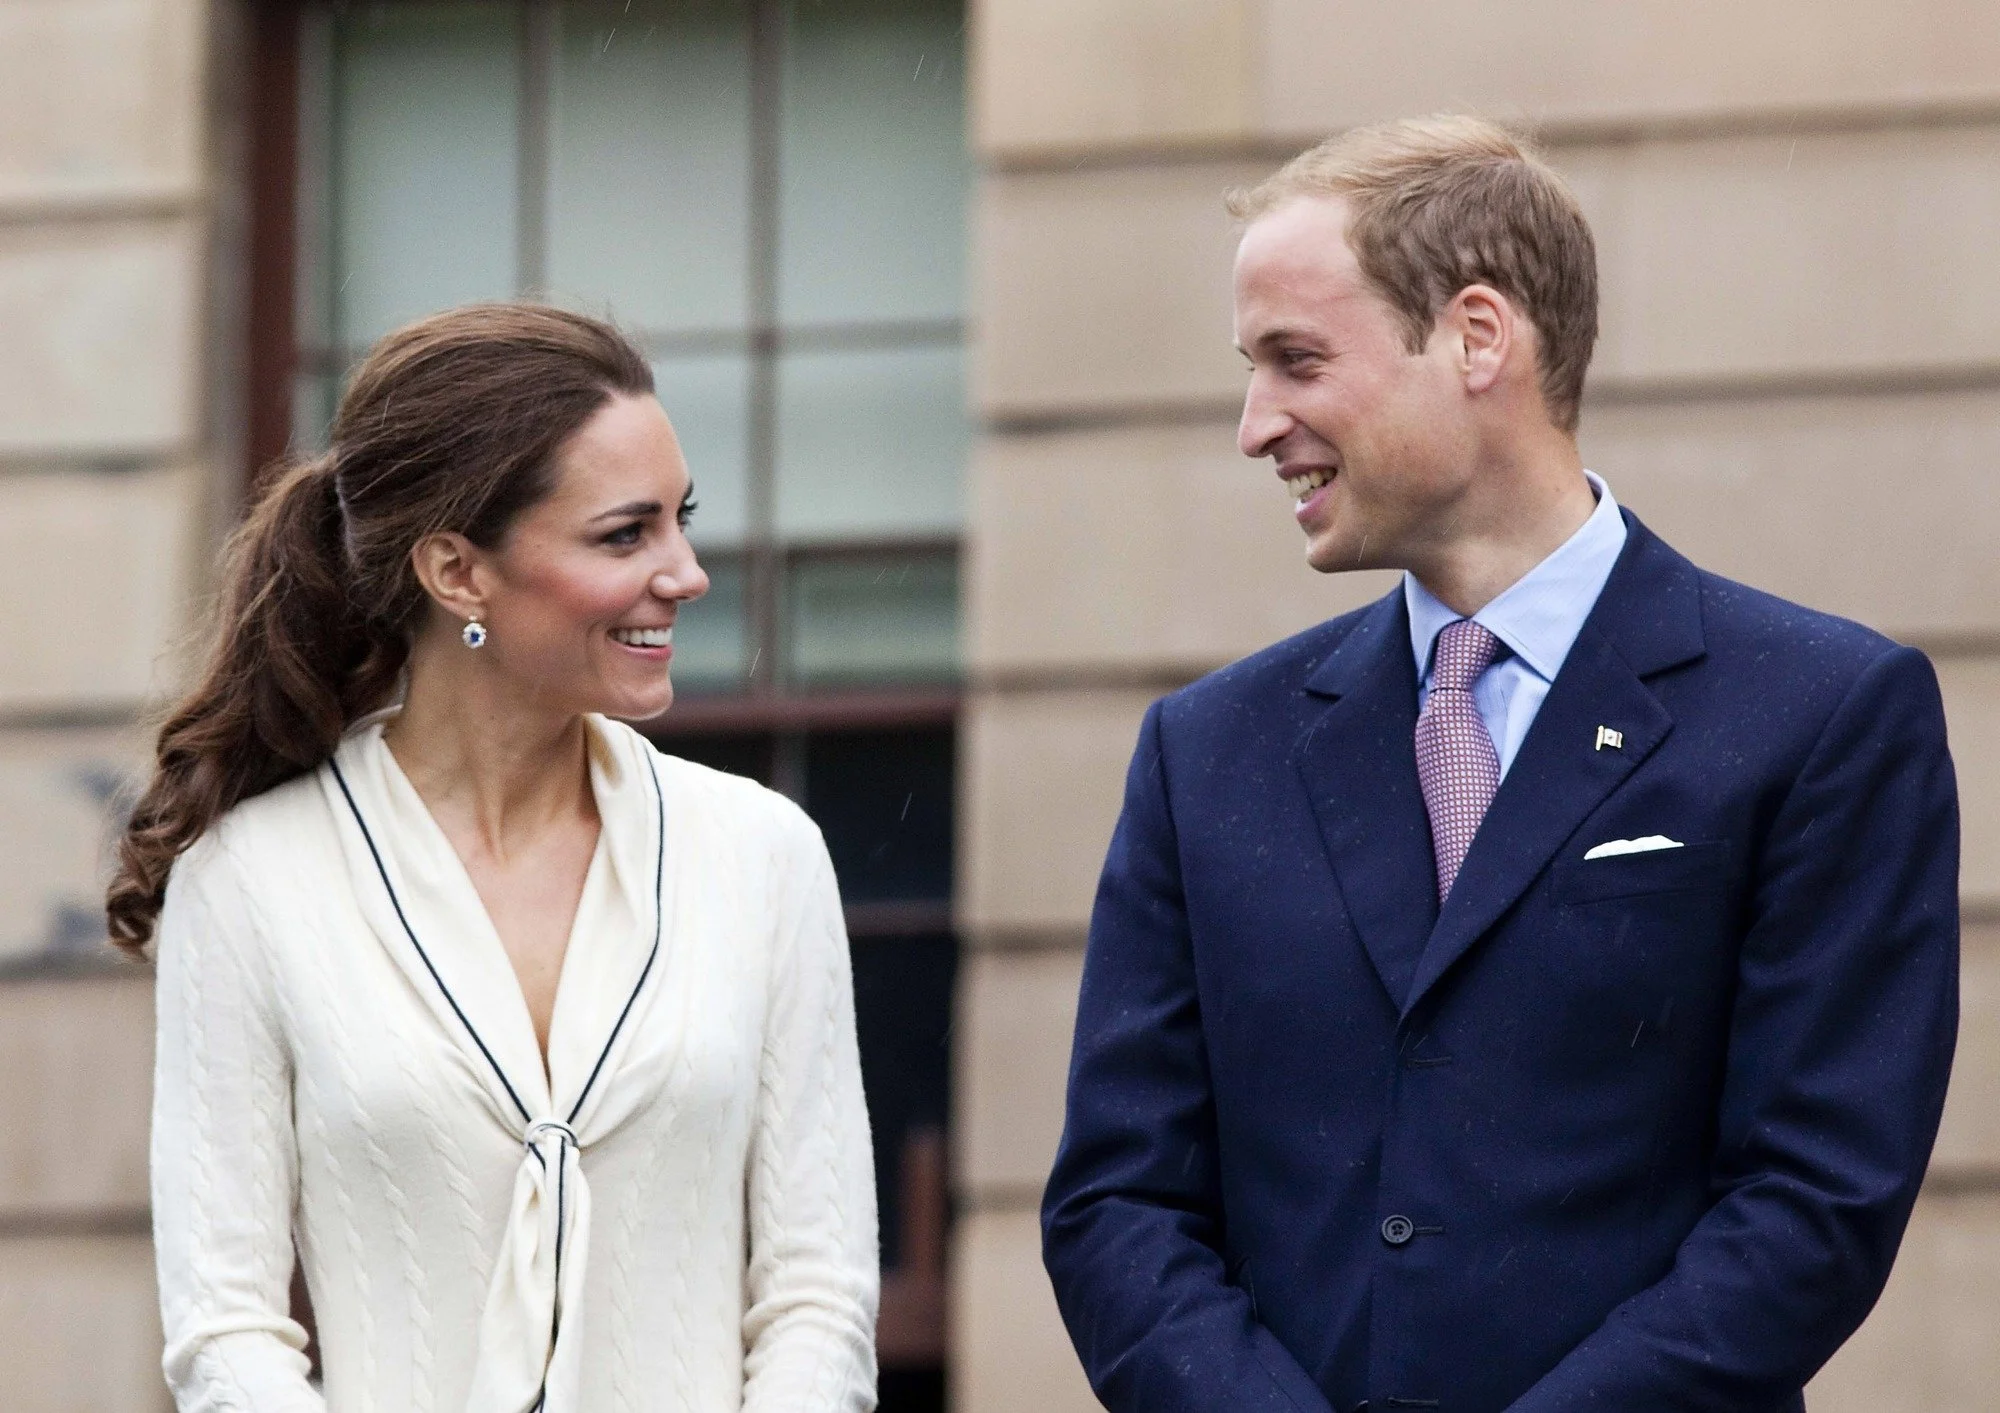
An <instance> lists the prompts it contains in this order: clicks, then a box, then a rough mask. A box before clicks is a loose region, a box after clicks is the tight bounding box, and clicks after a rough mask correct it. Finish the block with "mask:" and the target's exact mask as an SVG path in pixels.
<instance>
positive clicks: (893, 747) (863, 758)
mask: <svg viewBox="0 0 2000 1413" xmlns="http://www.w3.org/2000/svg"><path fill="white" fill-rule="evenodd" d="M953 759H954V755H953V746H952V731H951V728H950V727H948V726H935V727H925V728H922V729H916V730H913V729H911V728H908V727H901V728H897V729H893V730H885V731H828V732H821V733H816V734H814V735H812V736H810V737H808V738H807V740H806V761H805V765H806V771H805V774H806V790H805V800H804V804H805V808H806V813H807V814H809V815H811V816H812V818H813V823H815V824H817V825H818V826H819V827H820V832H821V833H822V834H823V835H824V836H825V837H826V849H827V855H828V857H830V858H831V859H832V861H833V871H834V873H835V875H836V876H837V877H838V878H839V879H840V896H841V900H842V901H843V902H845V903H847V904H848V905H850V906H852V905H853V904H855V903H878V902H888V901H909V900H922V899H931V900H935V901H938V902H948V901H950V898H951V842H952V798H951V787H952V770H953Z"/></svg>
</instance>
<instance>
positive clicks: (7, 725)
mask: <svg viewBox="0 0 2000 1413" xmlns="http://www.w3.org/2000/svg"><path fill="white" fill-rule="evenodd" d="M213 42H214V34H213V33H212V29H211V19H210V13H209V10H208V8H207V6H206V5H205V4H204V3H203V0H0V329H5V330H6V341H5V347H4V349H0V605H4V610H5V611H4V612H0V856H4V857H5V858H6V859H7V867H6V868H5V869H0V1074H4V1075H5V1076H6V1084H5V1085H4V1087H0V1135H4V1136H5V1137H4V1140H0V1353H4V1354H5V1355H6V1356H7V1360H6V1362H7V1368H8V1374H7V1397H6V1402H7V1405H8V1407H10V1408H16V1409H22V1410H26V1413H70V1411H71V1410H75V1413H86V1411H87V1413H127V1411H128V1410H132V1411H134V1413H136V1410H148V1409H161V1408H164V1407H165V1406H166V1392H165V1389H164V1387H163V1386H162V1383H161V1379H160V1373H159V1358H160V1337H159V1319H158V1315H157V1313H156V1311H155V1300H154V1293H153V1289H154V1288H153V1271H152V1248H151V1243H150V1241H149V1240H148V1237H147V1214H146V1207H147V1199H146V1114H147V1106H148V1103H149V1097H150V1087H149V1081H150V1078H151V1072H152V988H151V985H150V981H149V979H148V977H147V975H146V973H145V972H144V970H143V969H141V968H138V967H119V966H116V965H112V964H109V963H108V962H107V960H106V957H105V953H104V941H103V938H104V933H103V923H102V901H103V878H104V865H105V850H106V843H107V828H108V826H107V821H108V819H110V818H111V817H113V815H115V812H116V809H117V806H118V802H119V800H120V798H121V797H122V794H123V792H124V791H125V790H127V789H128V788H129V782H130V780H131V777H132V774H133V771H134V768H135V766H136V765H137V764H138V762H139V760H140V758H141V757H140V754H139V753H140V751H141V749H142V748H141V746H140V739H141V732H140V731H139V730H138V728H137V716H138V714H139V712H140V711H141V710H142V709H143V705H144V703H146V702H147V700H148V699H149V698H150V697H153V696H156V695H157V694H158V692H159V691H160V689H161V688H162V687H163V686H164V685H165V684H166V683H167V682H168V681H169V680H170V679H171V676H172V673H173V663H174V659H173V657H172V653H171V649H172V647H173V645H174V643H175V642H176V640H177V639H178V637H179V636H180V634H181V633H182V631H183V628H184V626H185V625H186V623H187V622H188V618H189V615H188V604H189V601H190V591H191V588H192V586H193V584H194V582H195V579H196V575H197V573H198V565H199V564H200V562H201V560H202V559H203V558H204V557H205V555H204V551H205V546H206V544H207V537H208V534H209V532H210V528H211V521H212V518H213V517H212V516H211V514H210V507H211V505H212V504H214V503H215V500H216V496H217V491H218V488H219V487H220V486H221V485H222V484H224V483H225V481H228V480H231V479H233V472H234V467H233V465H227V466H226V468H225V463H226V461H227V458H226V457H225V456H224V455H223V454H222V452H221V451H220V450H219V442H220V440H221V439H220V438H218V436H217V435H216V434H215V431H214V429H213V422H214V389H213V386H212V382H211V379H212V377H213V362H214V360H213V357H212V354H211V352H210V339H209V330H210V328H211V326H212V324H213V323H214V321H215V320H216V317H217V315H218V312H219V311H220V310H222V309H223V308H224V307H225V306H226V304H227V299H228V296H227V290H226V288H225V285H226V281H225V280H219V279H218V278H217V276H216V273H215V271H214V269H213V259H212V257H213V252H214V251H215V250H216V248H217V246H216V234H215V233H216V230H217V228H218V224H219V222H220V220H221V219H222V218H221V216H220V214H219V204H218V201H217V199H216V189H217V182H216V179H215V175H214V174H215V170H216V152H217V148H218V145H219V144H220V143H221V142H223V141H224V140H226V136H227V135H226V133H225V132H224V131H223V128H222V125H221V124H220V123H218V121H217V119H216V117H215V113H214V110H213V106H212V104H211V102H210V99H209V94H208V90H209V84H210V79H211V76H210V62H211V53H212V49H213ZM225 469H226V471H227V473H228V474H227V475H225Z"/></svg>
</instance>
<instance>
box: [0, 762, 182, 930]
mask: <svg viewBox="0 0 2000 1413" xmlns="http://www.w3.org/2000/svg"><path fill="white" fill-rule="evenodd" d="M139 736H140V733H138V732H134V731H112V730H73V731H72V730H47V731H0V856H4V857H5V858H6V859H7V860H8V862H9V867H8V868H7V869H5V870H4V871H0V967H8V966H18V965H20V964H22V963H25V962H29V961H31V960H33V959H36V958H49V959H55V960H66V961H75V960H77V959H80V958H84V957H87V956H96V955H99V954H100V953H101V952H102V949H103V948H104V945H105V942H104V885H105V881H106V879H107V878H108V877H109V868H110V861H111V845H112V831H113V829H114V828H115V826H116V823H117V821H118V819H119V818H120V817H121V816H122V812H123V807H124V805H125V804H126V802H127V801H128V800H129V799H130V798H131V796H132V794H133V793H134V792H135V791H136V789H137V788H138V786H139V784H140V781H139V778H138V777H139V775H140V772H141V771H142V770H143V768H144V766H145V763H146V762H145V755H144V751H143V747H142V745H141V742H140V739H139Z"/></svg>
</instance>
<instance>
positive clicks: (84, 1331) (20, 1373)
mask: <svg viewBox="0 0 2000 1413" xmlns="http://www.w3.org/2000/svg"><path fill="white" fill-rule="evenodd" d="M154 1289H155V1287H154V1283H153V1244H152V1242H151V1241H149V1240H148V1239H147V1238H146V1237H144V1236H143V1235H130V1236H96V1235H47V1236H27V1235H9V1236H0V1350H5V1351H7V1353H8V1355H9V1358H8V1360H7V1407H8V1408H9V1409H10V1410H17V1413H167V1410H168V1409H169V1408H170V1407H171V1405H170V1403H169V1402H168V1398H167V1387H166V1381H165V1380H164V1379H163V1378H162V1377H161V1376H160V1350H161V1335H160V1316H159V1304H158V1297H157V1296H156V1295H155V1294H154Z"/></svg>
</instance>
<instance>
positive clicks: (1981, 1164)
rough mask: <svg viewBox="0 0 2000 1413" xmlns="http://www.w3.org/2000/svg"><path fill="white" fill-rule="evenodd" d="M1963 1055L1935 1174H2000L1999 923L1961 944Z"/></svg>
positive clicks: (1969, 932)
mask: <svg viewBox="0 0 2000 1413" xmlns="http://www.w3.org/2000/svg"><path fill="white" fill-rule="evenodd" d="M1960 946H1961V949H1962V953H1961V955H1962V959H1963V960H1962V962H1961V965H1960V968H1959V993H1958V1054H1957V1057H1956V1058H1955V1059H1954V1060H1953V1062H1952V1067H1951V1093H1950V1094H1949V1095H1948V1096H1947V1097H1946V1099H1945V1105H1944V1125H1943V1127H1941V1128H1940V1129H1939V1130H1938V1141H1937V1149H1936V1151H1935V1152H1934V1153H1933V1154H1932V1155H1931V1171H1932V1172H1933V1173H1935V1174H1943V1175H1944V1176H1946V1177H1948V1178H1949V1177H1954V1176H1957V1175H1961V1174H1974V1175H1976V1174H1984V1173H2000V923H1996V922H1983V921H1975V922H1972V923H1970V924H1968V925H1967V926H1966V928H1965V930H1964V933H1963V935H1962V937H1961V939H1960Z"/></svg>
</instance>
